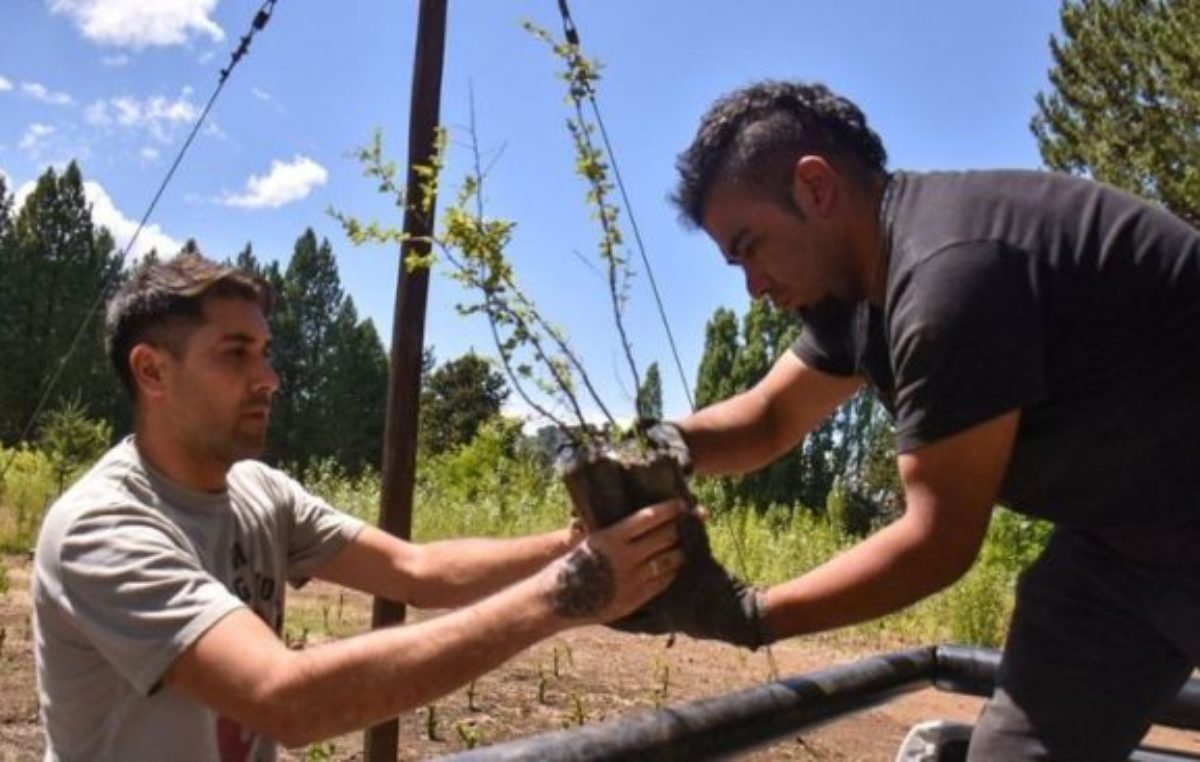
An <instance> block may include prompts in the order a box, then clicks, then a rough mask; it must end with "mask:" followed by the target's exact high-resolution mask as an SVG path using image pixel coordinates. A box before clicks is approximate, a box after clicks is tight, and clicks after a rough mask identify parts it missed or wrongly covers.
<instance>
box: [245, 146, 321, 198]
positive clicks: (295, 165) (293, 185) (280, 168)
mask: <svg viewBox="0 0 1200 762" xmlns="http://www.w3.org/2000/svg"><path fill="white" fill-rule="evenodd" d="M328 179H329V173H328V172H326V171H325V168H324V167H322V166H321V165H320V164H318V163H316V162H315V161H313V160H312V159H310V158H308V157H307V156H300V155H297V156H295V157H293V158H292V161H291V162H290V163H289V162H282V161H273V162H271V170H270V171H269V172H268V173H267V174H266V175H264V176H262V177H259V176H257V175H251V176H250V179H249V180H247V181H246V190H245V192H244V193H227V194H226V195H225V197H224V198H222V199H221V203H223V204H225V205H227V206H240V207H242V208H245V209H262V208H264V207H269V208H271V209H278V208H279V207H281V206H283V205H284V204H290V203H292V202H293V201H299V200H300V199H302V198H306V197H307V196H308V194H309V193H311V192H312V189H313V188H315V187H317V186H318V185H324V184H325V181H326V180H328Z"/></svg>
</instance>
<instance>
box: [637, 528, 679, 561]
mask: <svg viewBox="0 0 1200 762" xmlns="http://www.w3.org/2000/svg"><path fill="white" fill-rule="evenodd" d="M629 544H630V546H631V549H632V551H633V554H634V557H635V558H639V559H649V558H652V557H654V556H656V555H658V554H659V553H662V552H663V551H665V550H668V549H669V548H674V547H675V546H677V545H678V544H679V527H678V525H676V524H675V523H674V522H672V523H669V524H659V525H658V526H656V527H655V528H654V529H651V530H650V531H649V532H646V533H645V534H643V535H641V536H640V537H637V538H635V539H633V540H630V541H629Z"/></svg>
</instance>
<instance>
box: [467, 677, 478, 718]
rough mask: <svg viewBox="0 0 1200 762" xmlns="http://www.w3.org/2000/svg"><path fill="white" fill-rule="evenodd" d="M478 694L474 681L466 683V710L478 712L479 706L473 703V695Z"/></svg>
mask: <svg viewBox="0 0 1200 762" xmlns="http://www.w3.org/2000/svg"><path fill="white" fill-rule="evenodd" d="M477 695H478V694H477V693H476V692H475V681H474V680H472V681H471V682H469V683H467V711H469V712H478V711H479V706H478V705H476V703H475V697H476V696H477Z"/></svg>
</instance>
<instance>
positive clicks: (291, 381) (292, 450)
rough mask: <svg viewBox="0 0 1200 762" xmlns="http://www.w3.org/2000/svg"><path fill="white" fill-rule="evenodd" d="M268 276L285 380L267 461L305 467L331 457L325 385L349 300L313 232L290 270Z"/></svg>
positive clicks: (276, 353)
mask: <svg viewBox="0 0 1200 762" xmlns="http://www.w3.org/2000/svg"><path fill="white" fill-rule="evenodd" d="M265 277H266V280H267V282H268V283H270V284H271V286H272V287H273V288H274V290H275V293H276V297H277V298H276V305H275V310H274V311H273V313H272V318H271V321H270V326H271V332H272V336H273V357H274V365H275V372H276V373H278V374H279V381H280V386H279V391H278V392H277V393H276V395H275V403H274V406H273V407H274V412H273V413H272V418H273V422H272V431H271V435H270V437H269V438H268V443H267V457H268V458H269V459H271V460H272V461H274V462H277V463H290V464H295V465H297V466H301V467H303V466H306V465H308V464H309V463H310V462H311V461H312V460H313V459H314V458H316V457H318V456H321V455H329V454H331V453H330V451H329V448H328V447H327V446H326V445H325V444H324V437H325V430H324V429H325V426H326V421H327V420H328V418H329V415H330V414H329V410H328V403H327V401H326V399H325V391H326V389H325V383H326V379H327V378H328V376H329V373H330V358H331V356H332V354H333V351H334V346H333V345H334V320H335V318H336V317H337V316H338V315H339V313H340V311H341V309H342V302H343V299H344V294H343V292H342V286H341V278H340V277H339V275H338V271H337V262H336V260H335V259H334V256H333V249H332V248H331V247H330V245H329V241H328V240H323V241H321V242H320V243H318V241H317V237H316V234H315V233H313V231H312V229H311V228H310V229H308V230H305V231H304V233H303V234H302V235H301V236H300V238H299V239H298V240H297V241H296V246H295V249H294V250H293V253H292V259H291V261H290V262H289V263H288V266H287V270H286V271H285V272H284V273H283V274H282V275H280V273H279V270H278V268H277V267H276V268H268V269H267V271H266V273H265Z"/></svg>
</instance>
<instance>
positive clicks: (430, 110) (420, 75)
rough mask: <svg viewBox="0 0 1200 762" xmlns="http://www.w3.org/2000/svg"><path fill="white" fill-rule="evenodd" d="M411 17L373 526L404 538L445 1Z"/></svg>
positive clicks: (394, 617) (371, 751) (382, 757)
mask: <svg viewBox="0 0 1200 762" xmlns="http://www.w3.org/2000/svg"><path fill="white" fill-rule="evenodd" d="M419 13H420V15H419V17H418V21H417V47H416V53H415V55H414V63H413V78H412V94H411V103H410V106H409V119H408V168H409V169H408V190H407V194H408V195H407V198H408V199H409V202H410V203H409V208H408V209H407V210H406V211H405V213H404V231H405V232H406V233H407V234H408V236H409V239H408V240H407V241H406V242H405V243H404V244H403V245H402V246H401V247H400V269H399V273H398V274H397V276H396V277H397V279H396V303H395V309H394V311H393V318H392V347H391V358H390V363H389V373H388V398H387V420H386V423H385V424H384V435H383V437H384V438H383V474H382V479H383V485H382V491H381V495H380V500H379V503H380V505H379V526H380V528H382V529H383V530H385V531H387V532H391V533H392V534H394V535H396V536H398V537H403V538H405V539H408V538H409V537H411V535H412V499H413V481H414V477H415V475H416V463H417V418H418V413H419V412H420V399H421V354H422V350H423V348H424V344H425V303H426V299H427V296H428V294H429V271H428V270H427V269H420V270H415V271H413V272H409V271H408V269H407V268H406V267H405V266H404V263H405V261H406V260H407V258H408V256H409V255H410V254H417V255H426V254H428V253H429V244H428V243H424V242H421V241H420V240H417V239H420V238H425V237H428V236H430V235H431V234H432V233H433V216H434V210H435V202H436V199H429V215H428V216H424V215H422V214H420V213H419V212H418V211H417V210H418V209H419V208H420V206H421V204H420V202H421V180H420V177H418V175H417V173H416V172H414V171H413V167H414V166H420V165H428V164H429V162H430V159H431V158H432V156H433V150H434V131H435V129H436V128H437V126H438V119H439V106H440V102H441V92H442V57H443V51H444V49H445V40H446V0H421V7H420V12H419ZM403 621H404V606H402V605H400V604H398V603H394V602H392V601H387V600H383V599H381V598H376V599H375V605H374V609H373V611H372V615H371V626H372V627H373V628H376V629H378V628H380V627H388V626H391V625H395V624H399V623H401V622H403ZM399 734H400V723H399V720H397V719H393V720H389V721H387V722H384V723H381V724H379V725H376V726H375V727H373V728H371V729H369V730H368V731H367V733H366V738H365V740H364V756H365V757H366V759H368V760H370V762H394V760H395V759H396V752H397V748H398V746H399Z"/></svg>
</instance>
